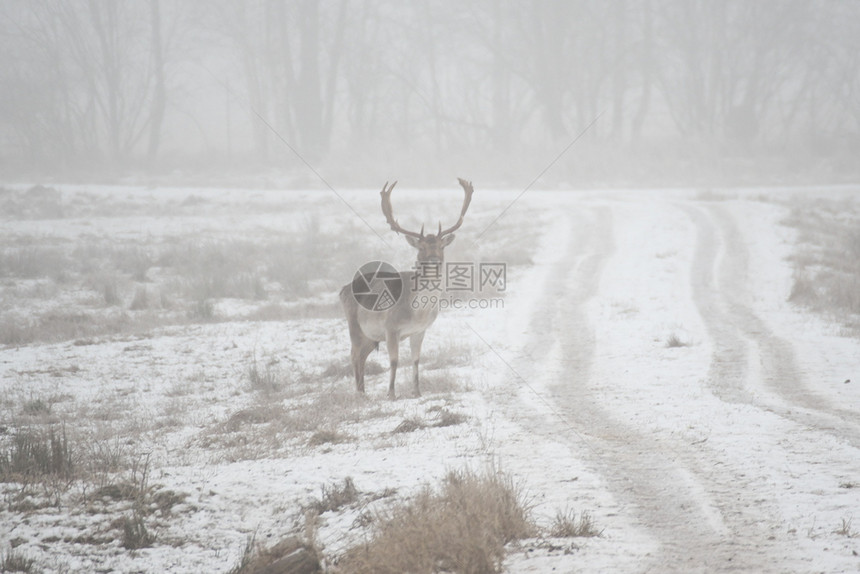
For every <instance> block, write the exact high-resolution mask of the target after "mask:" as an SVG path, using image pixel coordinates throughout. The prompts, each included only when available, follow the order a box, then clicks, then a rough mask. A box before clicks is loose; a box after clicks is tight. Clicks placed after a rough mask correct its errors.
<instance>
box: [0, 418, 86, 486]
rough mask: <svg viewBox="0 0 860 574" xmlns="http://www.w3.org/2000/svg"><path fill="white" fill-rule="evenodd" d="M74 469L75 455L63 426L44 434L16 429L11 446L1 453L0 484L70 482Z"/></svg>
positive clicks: (35, 430) (36, 429) (42, 430)
mask: <svg viewBox="0 0 860 574" xmlns="http://www.w3.org/2000/svg"><path fill="white" fill-rule="evenodd" d="M75 467H76V462H75V453H74V452H73V449H72V446H71V445H70V443H69V438H68V435H67V433H66V428H65V426H62V427H60V428H59V429H57V428H55V427H53V426H51V427H50V428H49V429H48V430H47V431H45V430H44V429H40V428H24V429H19V430H18V431H17V432H16V433H15V436H14V437H13V439H12V444H11V446H9V447H8V448H6V449H4V450H3V451H0V482H18V483H22V484H31V483H33V482H40V481H48V480H50V481H63V482H71V480H72V479H73V478H74V471H75Z"/></svg>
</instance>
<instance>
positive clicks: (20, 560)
mask: <svg viewBox="0 0 860 574" xmlns="http://www.w3.org/2000/svg"><path fill="white" fill-rule="evenodd" d="M38 571H39V570H37V569H36V560H35V559H33V558H30V557H28V556H26V555H25V554H23V553H21V552H18V551H17V550H15V549H14V548H10V549H9V550H7V551H5V552H3V555H2V556H0V572H23V573H24V574H35V573H36V572H38Z"/></svg>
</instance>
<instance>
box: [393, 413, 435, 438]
mask: <svg viewBox="0 0 860 574" xmlns="http://www.w3.org/2000/svg"><path fill="white" fill-rule="evenodd" d="M423 428H427V425H426V424H425V423H424V421H422V420H421V419H419V418H418V417H409V418H406V419H403V420H402V421H401V422H400V424H398V425H397V426H396V427H394V430H393V431H391V434H403V433H408V432H415V431H417V430H421V429H423Z"/></svg>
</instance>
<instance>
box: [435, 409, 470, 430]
mask: <svg viewBox="0 0 860 574" xmlns="http://www.w3.org/2000/svg"><path fill="white" fill-rule="evenodd" d="M467 420H469V417H467V416H466V415H464V414H461V413H452V412H451V411H449V410H448V409H442V410H440V411H439V412H438V413H437V415H436V421H435V422H434V423H433V426H434V427H450V426H454V425H459V424H463V423H464V422H466V421H467Z"/></svg>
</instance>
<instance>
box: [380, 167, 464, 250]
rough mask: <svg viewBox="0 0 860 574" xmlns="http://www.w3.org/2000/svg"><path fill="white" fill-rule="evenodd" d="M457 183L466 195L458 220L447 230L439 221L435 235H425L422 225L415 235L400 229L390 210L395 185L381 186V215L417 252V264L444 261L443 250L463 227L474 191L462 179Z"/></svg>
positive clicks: (386, 184)
mask: <svg viewBox="0 0 860 574" xmlns="http://www.w3.org/2000/svg"><path fill="white" fill-rule="evenodd" d="M457 181H459V182H460V186H462V188H463V191H464V192H465V193H466V197H465V198H464V199H463V208H462V209H461V210H460V218H459V219H458V220H457V223H455V224H454V225H453V226H451V227H449V228H448V229H442V222H441V221H440V222H439V231H438V232H437V233H436V234H433V233H429V234H427V235H425V234H424V226H423V225H422V226H421V231H419V232H417V233H416V232H415V231H409V230H407V229H403V228H402V227H400V224H399V223H397V220H396V219H394V213H393V210H392V208H391V192H392V191H393V190H394V186H395V185H397V182H396V181H395V182H394V183H392V184H391V185H390V186H389V185H388V182H387V181H386V182H385V185H384V186H382V191H381V192H379V195H381V196H382V213H383V214H384V215H385V220H386V221H387V222H388V225H389V226H391V229H392V231H395V232H397V233H402V234H403V235H404V236H405V237H406V241H407V242H409V245H411V246H412V247H414V248H415V249H417V250H418V261H419V262H425V261H426V262H441V261H443V260H444V259H445V248H446V247H448V246H449V245H450V244H451V242H452V241H454V237H455V236H454V232H455V231H457V230H458V229H460V226H461V225H463V218H464V217H465V216H466V211H467V210H468V209H469V204H470V203H471V202H472V193H473V192H474V190H473V189H472V182H470V181H466V180H464V179H458V180H457Z"/></svg>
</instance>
